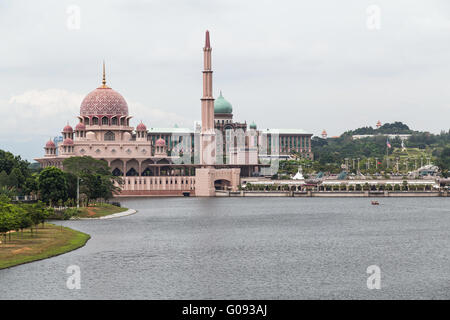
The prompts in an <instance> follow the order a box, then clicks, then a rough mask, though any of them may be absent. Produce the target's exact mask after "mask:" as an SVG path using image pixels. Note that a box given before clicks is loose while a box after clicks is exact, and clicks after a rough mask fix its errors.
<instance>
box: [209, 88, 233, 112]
mask: <svg viewBox="0 0 450 320" xmlns="http://www.w3.org/2000/svg"><path fill="white" fill-rule="evenodd" d="M232 113H233V106H232V105H231V103H229V102H228V101H227V100H225V98H224V97H223V96H222V91H220V95H219V97H218V98H217V99H216V100H215V101H214V114H232Z"/></svg>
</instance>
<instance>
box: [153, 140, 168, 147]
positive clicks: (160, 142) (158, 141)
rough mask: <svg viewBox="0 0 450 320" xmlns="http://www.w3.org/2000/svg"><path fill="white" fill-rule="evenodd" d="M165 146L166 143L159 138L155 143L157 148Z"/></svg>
mask: <svg viewBox="0 0 450 320" xmlns="http://www.w3.org/2000/svg"><path fill="white" fill-rule="evenodd" d="M165 145H166V141H164V139H162V138H159V139H158V140H156V142H155V146H157V147H164V146H165Z"/></svg>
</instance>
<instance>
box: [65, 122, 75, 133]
mask: <svg viewBox="0 0 450 320" xmlns="http://www.w3.org/2000/svg"><path fill="white" fill-rule="evenodd" d="M63 132H73V129H72V127H71V126H70V125H69V124H67V125H66V126H65V127H64V129H63Z"/></svg>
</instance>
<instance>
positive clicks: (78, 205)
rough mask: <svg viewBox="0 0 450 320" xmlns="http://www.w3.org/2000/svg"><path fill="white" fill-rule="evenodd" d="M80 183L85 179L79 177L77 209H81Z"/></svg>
mask: <svg viewBox="0 0 450 320" xmlns="http://www.w3.org/2000/svg"><path fill="white" fill-rule="evenodd" d="M80 181H83V179H81V178H80V177H79V176H77V209H78V208H80Z"/></svg>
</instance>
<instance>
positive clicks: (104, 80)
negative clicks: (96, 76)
mask: <svg viewBox="0 0 450 320" xmlns="http://www.w3.org/2000/svg"><path fill="white" fill-rule="evenodd" d="M102 88H108V86H107V85H106V72H105V60H103V80H102Z"/></svg>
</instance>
